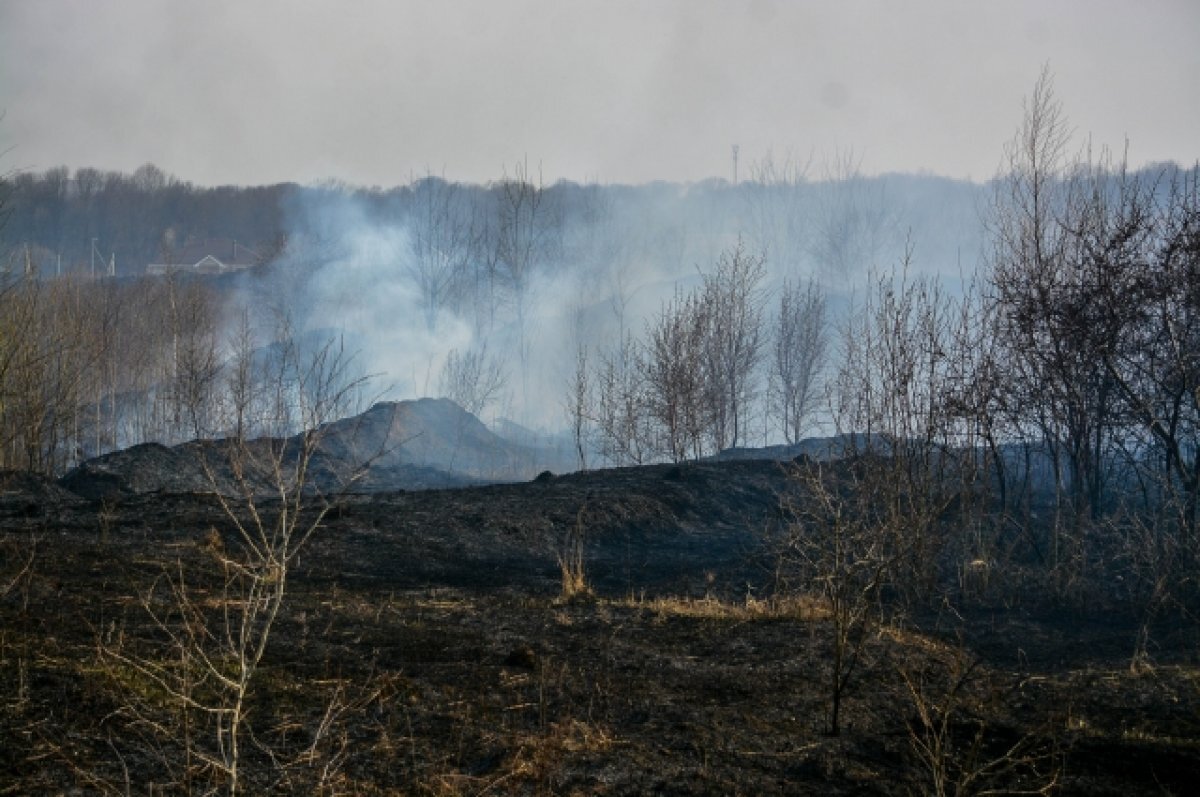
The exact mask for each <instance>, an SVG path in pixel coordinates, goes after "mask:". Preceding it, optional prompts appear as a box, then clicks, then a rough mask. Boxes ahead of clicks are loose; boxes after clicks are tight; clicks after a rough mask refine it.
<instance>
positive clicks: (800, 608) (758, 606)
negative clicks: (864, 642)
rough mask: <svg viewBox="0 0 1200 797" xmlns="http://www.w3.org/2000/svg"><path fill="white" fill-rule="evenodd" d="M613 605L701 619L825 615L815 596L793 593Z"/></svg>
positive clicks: (817, 617)
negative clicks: (775, 595) (725, 599)
mask: <svg viewBox="0 0 1200 797" xmlns="http://www.w3.org/2000/svg"><path fill="white" fill-rule="evenodd" d="M614 605H617V606H625V607H629V608H634V609H640V610H642V611H648V612H652V613H654V614H656V615H659V616H661V617H688V618H692V619H701V620H732V621H740V622H745V621H748V620H780V619H788V620H801V621H805V622H808V621H813V620H821V619H825V618H826V617H828V616H829V612H828V610H827V609H826V608H825V607H824V605H823V604H822V602H821V600H820V599H819V598H815V597H812V596H809V595H796V596H789V597H786V598H770V599H764V600H759V599H757V598H747V599H746V600H745V601H741V602H734V601H723V600H719V599H717V598H711V597H706V598H688V597H672V596H666V597H658V598H649V599H646V598H626V599H624V600H620V601H614Z"/></svg>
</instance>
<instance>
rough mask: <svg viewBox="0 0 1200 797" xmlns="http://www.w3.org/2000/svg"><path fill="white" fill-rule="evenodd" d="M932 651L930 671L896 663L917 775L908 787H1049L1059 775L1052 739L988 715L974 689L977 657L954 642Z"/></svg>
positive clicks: (983, 790)
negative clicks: (907, 706) (916, 781)
mask: <svg viewBox="0 0 1200 797" xmlns="http://www.w3.org/2000/svg"><path fill="white" fill-rule="evenodd" d="M940 653H941V654H943V655H941V656H939V657H935V663H936V667H935V669H934V670H933V671H932V672H931V671H930V669H929V668H924V669H920V670H915V669H913V668H909V667H901V669H900V674H901V676H902V678H903V680H904V686H905V689H906V692H907V696H908V698H909V701H910V703H911V707H912V709H913V711H914V712H915V717H913V718H912V719H911V720H910V721H909V724H908V740H909V747H910V749H911V751H912V755H913V757H914V758H915V759H916V762H917V764H918V768H919V771H920V773H921V775H922V778H921V781H922V782H921V784H920V786H918V787H917V788H916V789H914V793H916V794H927V795H937V797H948V796H949V795H954V797H965V796H966V795H988V794H1049V793H1050V792H1052V791H1053V790H1054V789H1055V787H1056V786H1057V785H1058V777H1059V767H1058V765H1057V764H1058V761H1057V755H1056V749H1055V746H1054V741H1053V739H1052V738H1048V737H1047V735H1046V734H1044V733H1039V732H1038V731H1036V730H1035V731H1033V732H1016V731H1007V729H1004V728H1001V727H1000V726H999V725H998V724H996V723H994V722H991V721H989V719H988V716H987V707H986V706H985V705H984V700H983V698H981V697H979V696H978V695H977V692H978V689H977V687H978V686H979V684H978V683H977V682H978V681H980V680H981V676H980V662H979V660H978V659H974V658H972V657H971V656H970V654H969V653H968V652H967V651H966V650H965V649H964V648H963V647H962V646H961V645H960V646H958V647H955V648H953V649H951V650H949V651H948V652H947V651H940ZM985 686H986V684H985Z"/></svg>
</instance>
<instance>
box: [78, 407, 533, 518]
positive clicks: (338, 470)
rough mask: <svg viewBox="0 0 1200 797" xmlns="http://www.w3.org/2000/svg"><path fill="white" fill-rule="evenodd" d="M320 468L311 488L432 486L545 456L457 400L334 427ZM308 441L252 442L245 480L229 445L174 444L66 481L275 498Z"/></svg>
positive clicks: (529, 465) (123, 456)
mask: <svg viewBox="0 0 1200 797" xmlns="http://www.w3.org/2000/svg"><path fill="white" fill-rule="evenodd" d="M321 436H322V439H321V443H320V447H319V449H318V450H317V452H316V454H315V455H314V456H313V459H312V461H311V463H310V468H309V472H308V474H307V475H306V480H307V481H306V487H308V488H310V489H313V490H318V491H321V492H326V493H328V492H335V491H340V490H343V489H352V490H354V491H368V492H376V491H388V490H422V489H431V488H444V487H464V486H467V485H471V484H479V483H481V482H496V481H513V480H520V479H526V478H531V477H532V476H533V475H534V474H536V473H537V472H538V470H539V469H541V468H544V467H545V466H546V459H547V457H546V456H545V454H544V452H540V451H539V450H537V449H535V448H531V447H526V446H521V445H518V444H515V443H512V442H509V441H507V440H504V439H503V438H501V437H499V436H497V435H495V434H493V433H492V432H491V431H489V430H488V428H487V427H486V426H484V425H483V423H481V422H480V421H479V419H478V418H476V417H475V416H474V415H471V414H470V413H468V412H466V411H465V410H463V409H462V408H461V407H459V406H458V405H457V404H455V403H454V402H452V401H449V400H448V399H420V400H418V401H402V402H380V403H378V404H376V405H375V406H373V407H372V408H371V409H369V410H368V411H367V412H365V413H362V414H361V415H357V416H354V417H351V418H345V419H342V420H339V421H335V422H333V423H331V424H328V425H327V426H325V427H324V428H323V429H322V430H321ZM299 448H300V438H299V437H294V438H291V439H289V440H286V441H280V440H269V439H263V440H255V441H251V442H250V443H249V444H248V445H247V447H246V449H245V450H244V451H241V452H239V453H241V454H244V456H243V457H242V458H241V459H242V462H241V467H240V468H239V469H238V471H239V472H240V473H241V476H240V477H238V476H236V475H235V469H234V467H233V466H232V457H231V453H232V452H233V450H234V449H233V447H232V444H231V442H230V441H228V440H205V441H193V442H190V443H184V444H182V445H178V446H174V447H167V446H164V445H160V444H158V443H145V444H142V445H137V446H133V447H132V448H128V449H124V450H122V451H115V452H112V453H110V454H105V455H103V456H100V457H97V458H95V459H91V460H88V461H87V462H85V463H83V464H82V465H80V466H79V467H77V468H75V469H74V470H72V471H71V472H69V473H68V474H67V475H66V476H64V477H63V478H62V479H61V480H60V482H59V484H60V485H61V486H62V487H63V488H66V489H67V490H70V491H71V492H73V493H75V494H77V495H81V496H83V497H85V498H89V499H93V500H95V499H102V498H111V497H117V496H122V495H139V494H143V493H156V492H166V493H198V492H213V491H217V492H222V493H236V492H240V489H239V479H240V480H241V481H242V483H244V484H247V485H249V486H251V487H252V488H253V489H254V490H255V491H257V492H261V493H264V494H269V493H272V492H274V487H275V484H274V476H273V472H272V471H273V469H272V467H271V463H272V461H273V460H274V459H276V458H278V457H280V455H282V460H283V461H284V462H289V461H294V459H295V456H296V453H295V452H297V451H299Z"/></svg>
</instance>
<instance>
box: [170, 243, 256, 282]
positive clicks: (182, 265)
mask: <svg viewBox="0 0 1200 797" xmlns="http://www.w3.org/2000/svg"><path fill="white" fill-rule="evenodd" d="M161 257H162V259H163V262H161V263H150V264H149V265H147V266H146V273H147V274H151V275H163V274H170V273H172V272H181V273H187V274H227V273H229V272H230V271H241V270H243V269H247V268H250V267H251V266H256V265H258V263H259V256H258V253H257V252H255V251H254V250H253V249H251V248H250V247H248V246H243V245H242V244H239V243H238V242H237V241H233V240H230V239H225V238H223V239H217V240H212V241H205V242H203V243H198V244H190V245H187V246H182V247H179V248H178V249H164V251H163V252H162V253H161Z"/></svg>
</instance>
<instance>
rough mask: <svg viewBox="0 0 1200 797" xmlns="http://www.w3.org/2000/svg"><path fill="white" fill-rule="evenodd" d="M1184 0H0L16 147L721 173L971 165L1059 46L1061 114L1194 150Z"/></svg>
mask: <svg viewBox="0 0 1200 797" xmlns="http://www.w3.org/2000/svg"><path fill="white" fill-rule="evenodd" d="M1197 32H1200V4H1196V3H1194V2H1191V1H1190V0H1158V2H1147V3H1139V4H1131V3H1127V2H1112V1H1109V2H1091V1H1089V2H1081V1H1079V0H1072V1H1071V2H1055V3H1044V2H1019V3H962V2H935V1H933V0H925V1H924V2H905V3H903V4H898V3H892V2H853V3H838V4H833V3H815V2H795V3H784V2H770V0H755V2H749V3H712V2H694V1H692V0H687V1H685V0H675V1H674V2H656V3H641V2H605V3H561V2H538V1H534V0H522V1H521V2H503V3H497V2H439V3H411V2H404V3H397V2H356V3H338V4H334V3H294V2H280V1H275V2H253V3H244V2H203V3H167V2H142V1H140V0H139V1H124V0H123V1H122V2H106V3H94V2H83V1H82V0H48V1H42V2H17V1H14V0H0V109H3V110H4V111H5V114H6V116H5V118H4V120H3V122H2V123H0V150H4V149H7V150H10V151H9V152H8V155H7V156H6V161H7V162H6V163H5V166H6V167H7V168H8V169H13V168H16V169H31V170H41V169H46V168H49V167H52V166H56V165H60V164H62V165H67V166H69V167H71V168H78V167H83V166H94V167H98V168H103V169H117V170H124V171H132V170H133V169H135V168H137V167H138V166H139V165H141V164H143V163H147V162H152V163H155V164H156V165H158V166H160V167H161V168H163V169H164V170H166V171H168V172H170V173H172V174H175V175H178V176H179V177H180V178H182V179H186V180H190V181H193V182H195V183H197V184H201V185H215V184H240V185H247V184H264V183H274V182H281V181H296V182H301V183H305V182H311V181H316V180H322V179H326V178H333V179H339V180H344V181H348V182H351V183H355V184H361V185H382V186H388V185H395V184H400V183H405V182H407V181H408V180H409V179H411V177H412V176H413V175H414V174H423V173H425V172H426V171H427V170H432V171H433V172H434V173H442V174H445V176H447V177H448V178H451V179H455V180H465V181H471V182H484V181H487V180H492V179H496V178H498V177H500V176H501V175H502V174H503V173H504V171H505V170H506V169H511V166H512V164H514V163H515V162H517V161H518V160H520V159H522V158H526V157H527V158H528V159H529V162H530V163H531V164H534V163H536V164H539V165H540V167H541V169H542V173H543V177H544V179H545V180H546V182H548V183H549V182H553V181H554V180H557V179H561V178H566V179H571V180H576V181H586V180H598V181H600V182H633V183H639V182H647V181H652V180H659V179H663V180H673V181H695V180H701V179H704V178H707V177H712V176H721V177H726V178H729V177H731V176H732V169H733V166H732V157H731V155H732V151H731V148H732V146H733V145H735V144H736V145H739V147H740V152H741V157H742V158H743V162H744V163H748V162H750V160H751V159H755V158H761V157H763V156H764V154H765V153H767V152H769V151H773V152H774V153H775V154H776V155H777V156H779V155H781V154H788V153H791V154H794V155H796V156H797V157H799V158H802V159H806V158H808V157H809V156H810V155H815V156H816V159H817V161H818V162H819V161H820V160H821V158H822V157H827V156H828V155H829V153H832V152H834V151H837V150H845V149H853V150H854V151H855V152H856V153H857V154H858V155H859V156H860V157H861V159H862V167H863V170H864V171H865V172H866V173H868V174H870V173H884V172H892V171H908V172H912V171H930V172H933V173H936V174H942V175H946V176H951V177H958V178H964V177H966V178H972V179H975V180H984V179H987V178H989V177H991V176H992V175H993V174H994V173H995V171H996V167H997V165H998V162H999V157H1000V153H1001V151H1002V147H1003V142H1004V141H1005V140H1006V139H1007V138H1008V137H1009V136H1010V135H1011V133H1012V130H1013V127H1014V124H1015V121H1016V120H1017V119H1019V117H1020V111H1021V100H1022V97H1023V96H1025V95H1026V94H1027V93H1028V91H1029V89H1030V87H1031V85H1032V84H1033V82H1034V80H1035V79H1036V77H1037V75H1038V73H1039V71H1040V70H1041V68H1042V66H1043V65H1044V64H1046V63H1049V65H1050V67H1051V68H1052V69H1053V71H1054V73H1055V75H1056V81H1057V82H1056V85H1057V90H1058V93H1059V95H1060V96H1061V97H1063V98H1064V100H1065V101H1066V102H1067V103H1068V104H1069V107H1070V113H1071V119H1072V122H1073V123H1074V125H1075V127H1076V128H1077V129H1078V130H1079V131H1081V132H1082V133H1085V134H1090V135H1092V136H1094V137H1095V139H1096V140H1097V141H1100V142H1104V143H1106V144H1116V145H1118V146H1119V145H1120V142H1122V141H1124V140H1125V139H1127V138H1128V139H1129V140H1130V141H1131V142H1132V149H1131V151H1130V161H1131V164H1132V165H1134V166H1137V165H1141V164H1144V163H1147V162H1155V161H1164V160H1179V161H1181V162H1184V163H1187V162H1189V161H1190V159H1191V158H1193V157H1194V155H1195V152H1194V143H1195V140H1196V136H1197V133H1198V132H1200V104H1198V103H1196V102H1195V98H1196V97H1197V96H1200V51H1198V50H1197V48H1196V47H1195V46H1194V40H1195V36H1196V33H1197Z"/></svg>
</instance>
